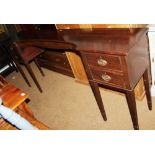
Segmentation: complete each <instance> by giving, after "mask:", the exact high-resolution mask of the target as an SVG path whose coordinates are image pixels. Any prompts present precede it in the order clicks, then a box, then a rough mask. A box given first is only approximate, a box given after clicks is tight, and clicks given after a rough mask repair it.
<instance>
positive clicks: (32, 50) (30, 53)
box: [22, 47, 44, 62]
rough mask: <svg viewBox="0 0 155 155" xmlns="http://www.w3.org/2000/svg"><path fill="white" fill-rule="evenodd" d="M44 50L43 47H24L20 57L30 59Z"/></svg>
mask: <svg viewBox="0 0 155 155" xmlns="http://www.w3.org/2000/svg"><path fill="white" fill-rule="evenodd" d="M43 52H44V50H43V49H41V48H37V47H26V48H25V49H24V50H23V52H22V57H23V58H24V60H26V61H28V62H29V61H31V60H33V59H34V58H36V57H37V56H39V55H40V54H42V53H43Z"/></svg>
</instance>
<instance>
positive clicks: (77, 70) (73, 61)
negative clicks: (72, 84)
mask: <svg viewBox="0 0 155 155" xmlns="http://www.w3.org/2000/svg"><path fill="white" fill-rule="evenodd" d="M66 55H67V58H68V60H69V63H70V66H71V68H72V71H73V74H74V77H75V81H76V82H79V83H83V84H88V83H89V81H88V78H87V75H86V72H85V69H84V67H83V64H82V61H81V58H80V56H79V55H78V54H76V53H73V52H69V51H67V52H66Z"/></svg>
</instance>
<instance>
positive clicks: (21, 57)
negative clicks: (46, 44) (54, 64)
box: [11, 41, 44, 92]
mask: <svg viewBox="0 0 155 155" xmlns="http://www.w3.org/2000/svg"><path fill="white" fill-rule="evenodd" d="M11 49H12V53H11V54H12V56H13V58H14V60H15V63H16V64H17V67H18V69H19V71H20V73H21V74H22V76H23V78H24V79H25V81H26V83H27V84H28V86H30V84H29V82H28V79H27V78H26V75H25V74H24V72H23V71H22V68H21V67H20V65H19V63H22V64H24V65H25V67H26V69H27V71H28V72H29V74H30V76H31V77H32V79H33V81H34V82H35V84H36V86H37V87H38V89H39V91H40V92H42V88H41V86H40V84H39V82H38V81H37V78H36V76H35V74H34V73H33V70H32V68H31V66H30V64H29V63H30V62H31V61H34V62H35V63H36V65H37V67H38V69H39V71H40V72H41V74H42V75H43V76H44V73H43V71H42V69H41V67H40V66H39V64H38V62H37V57H38V56H40V55H41V54H42V53H43V52H44V50H43V49H41V48H38V47H33V46H27V45H24V42H20V41H18V42H15V43H14V44H13V46H12V48H11Z"/></svg>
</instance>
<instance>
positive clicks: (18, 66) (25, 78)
mask: <svg viewBox="0 0 155 155" xmlns="http://www.w3.org/2000/svg"><path fill="white" fill-rule="evenodd" d="M16 66H17V68H18V70H19V72H20V73H21V75H22V76H23V78H24V80H25V82H26V83H27V85H28V86H29V87H31V84H30V82H29V81H28V79H27V77H26V75H25V73H24V72H23V70H22V68H21V66H20V64H19V63H18V62H16Z"/></svg>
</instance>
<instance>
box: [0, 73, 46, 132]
mask: <svg viewBox="0 0 155 155" xmlns="http://www.w3.org/2000/svg"><path fill="white" fill-rule="evenodd" d="M28 96H29V95H28V94H27V93H25V92H23V91H22V90H20V89H19V88H17V87H16V86H14V85H13V84H11V83H8V82H7V81H6V80H5V79H4V78H3V77H2V76H0V98H2V100H3V104H4V105H5V106H6V107H8V108H10V109H12V110H14V111H15V112H17V113H18V114H20V115H21V116H22V117H24V118H25V119H27V120H28V121H29V122H30V123H32V124H33V125H34V126H36V127H37V128H39V129H41V130H47V129H49V127H47V126H46V125H44V124H43V123H41V122H40V121H38V120H37V119H36V118H35V117H34V114H33V112H32V111H31V109H30V108H29V106H28V104H27V103H26V102H25V101H26V99H28ZM16 129H17V128H16V127H15V126H13V125H11V124H10V123H8V122H6V121H5V120H4V119H2V118H1V119H0V130H16Z"/></svg>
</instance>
